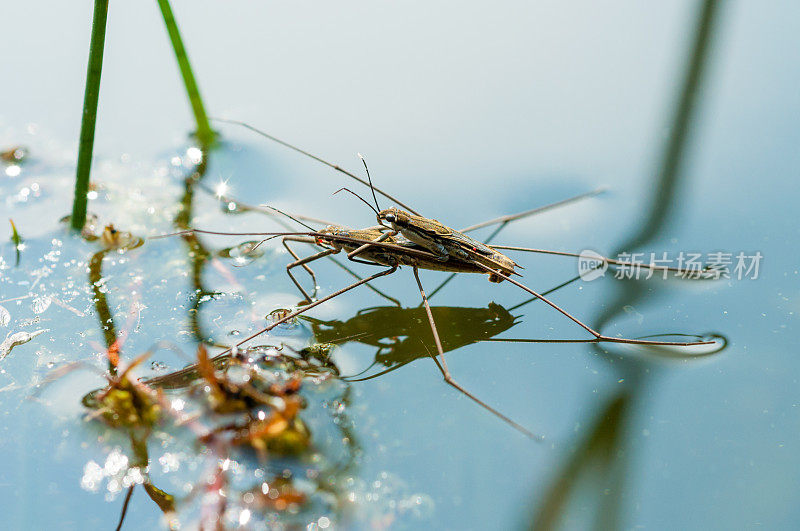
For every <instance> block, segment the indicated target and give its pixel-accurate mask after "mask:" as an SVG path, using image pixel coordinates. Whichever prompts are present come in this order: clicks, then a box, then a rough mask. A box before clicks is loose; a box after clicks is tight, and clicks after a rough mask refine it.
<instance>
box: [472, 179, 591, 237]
mask: <svg viewBox="0 0 800 531" xmlns="http://www.w3.org/2000/svg"><path fill="white" fill-rule="evenodd" d="M604 191H605V189H604V188H598V189H597V190H592V191H591V192H587V193H585V194H580V195H576V196H574V197H570V198H567V199H562V200H561V201H556V202H555V203H550V204H549V205H544V206H540V207H536V208H532V209H530V210H526V211H524V212H519V213H517V214H508V215H506V216H500V217H498V218H494V219H490V220H488V221H483V222H481V223H476V224H475V225H470V226H469V227H465V228H463V229H461V230H460V231H459V232H470V231H473V230H478V229H480V228H483V227H488V226H489V225H494V224H496V223H502V224H503V225H505V224H506V223H510V222H512V221H516V220H518V219H522V218H527V217H528V216H533V215H536V214H540V213H542V212H545V211H547V210H551V209H553V208H558V207H561V206H565V205H568V204H570V203H575V202H577V201H580V200H582V199H588V198H590V197H594V196H596V195H599V194H602V193H603V192H604Z"/></svg>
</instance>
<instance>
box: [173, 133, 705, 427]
mask: <svg viewBox="0 0 800 531" xmlns="http://www.w3.org/2000/svg"><path fill="white" fill-rule="evenodd" d="M218 121H221V122H226V123H232V124H236V125H241V126H244V127H246V128H248V129H250V130H252V131H254V132H256V133H257V134H259V135H261V136H263V137H266V138H268V139H270V140H273V141H275V142H278V143H280V144H282V145H284V146H286V147H289V148H290V149H293V150H295V151H297V152H299V153H301V154H303V155H305V156H307V157H310V158H312V159H314V160H317V161H318V162H321V163H323V164H326V165H328V166H329V167H331V168H333V169H335V170H336V171H339V172H341V173H343V174H345V175H347V176H349V177H350V178H352V179H354V180H356V181H358V182H360V183H362V184H364V185H365V186H368V187H369V188H370V191H371V193H372V198H373V200H374V203H375V205H374V206H373V205H372V204H370V203H369V202H368V201H367V200H365V199H364V198H362V197H361V196H360V195H358V194H357V193H355V192H353V191H352V190H350V189H348V188H341V189H340V190H338V191H347V192H349V193H351V194H353V195H354V196H356V197H358V198H359V199H360V200H361V201H363V202H364V203H365V204H367V206H369V208H370V209H372V210H373V211H374V213H375V215H376V218H377V221H378V225H376V226H372V227H367V228H363V229H352V228H347V227H342V226H338V225H329V226H328V227H326V228H324V229H321V230H316V229H314V228H313V227H311V226H309V225H306V224H305V223H303V222H302V221H301V219H302V216H292V215H289V214H285V213H283V212H281V211H279V210H277V209H275V208H272V207H268V208H270V209H272V210H273V211H275V212H277V213H280V214H283V215H285V216H287V217H289V218H291V219H292V220H294V221H296V222H298V223H300V224H302V225H304V226H305V227H306V228H308V229H309V230H308V231H307V232H268V233H222V232H214V231H205V230H199V229H194V230H190V231H185V232H196V233H210V234H225V235H242V236H244V235H250V236H260V237H262V238H263V239H262V240H261V242H259V244H258V245H261V244H262V243H264V242H265V241H267V240H271V239H273V238H278V237H281V238H282V243H283V245H284V246H285V247H286V249H287V250H288V251H289V253H290V254H291V255H292V256H293V257H294V259H295V261H294V262H292V263H290V264H288V265H287V266H286V269H287V273H288V274H289V276H290V278H291V279H292V281H293V282H294V284H295V285H296V286H297V287H298V289H299V290H300V291H301V293H303V295H304V297H305V300H304V301H303V305H302V306H299V307H298V308H297V309H296V310H294V311H292V312H289V313H287V314H286V315H284V316H282V317H281V318H280V319H277V320H275V321H273V322H272V323H271V324H270V325H269V326H267V327H265V328H263V329H261V330H260V331H258V332H256V333H254V334H252V335H250V336H249V337H247V338H245V339H243V340H241V341H240V342H238V343H237V344H236V345H235V346H234V347H232V348H231V349H228V350H226V351H223V352H222V353H220V354H219V355H218V356H222V355H229V354H230V353H231V351H235V349H236V348H238V347H239V346H241V345H242V344H244V343H246V342H248V341H250V340H251V339H253V338H255V337H257V336H259V335H261V334H264V333H266V332H268V331H269V330H272V329H273V328H275V327H276V326H278V325H280V324H281V323H283V322H286V321H288V320H291V319H293V318H294V317H296V316H297V315H299V314H301V313H304V312H306V311H308V310H310V309H311V308H313V307H315V306H318V305H319V304H322V303H324V302H326V301H328V300H330V299H333V298H335V297H338V296H339V295H341V294H343V293H345V292H347V291H350V290H352V289H354V288H356V287H358V286H360V285H362V284H366V283H368V282H371V281H372V280H375V279H377V278H379V277H382V276H386V275H389V274H392V273H394V272H395V271H397V269H398V268H400V267H401V266H408V267H411V268H412V270H413V273H414V278H415V280H416V283H417V286H418V288H419V291H420V295H421V297H422V303H423V305H424V307H425V311H426V314H427V317H428V321H429V324H430V328H431V333H432V335H433V339H434V343H435V345H436V349H437V353H436V354H435V355H434V354H433V353H431V357H432V358H433V360H434V361H435V362H436V364H437V366H438V368H439V370H440V371H441V373H442V375H443V377H444V379H445V381H446V382H447V383H448V384H449V385H451V386H452V387H454V388H456V389H457V390H459V391H460V392H462V393H463V394H464V395H466V396H467V397H469V398H470V399H472V400H474V401H475V402H476V403H478V404H479V405H481V406H482V407H483V408H485V409H487V410H488V411H490V412H491V413H493V414H494V415H496V416H498V417H499V418H501V419H502V420H504V421H505V422H507V423H508V424H510V425H511V426H513V427H514V428H516V429H517V430H519V431H521V432H523V433H524V434H526V435H528V436H529V437H532V438H536V439H541V438H542V437H541V436H538V435H535V434H533V433H532V432H530V431H529V430H527V429H526V428H524V427H523V426H521V425H519V424H518V423H516V422H515V421H513V420H512V419H510V418H508V417H507V416H505V415H503V414H502V413H500V412H499V411H497V410H496V409H494V408H492V407H491V406H489V405H488V404H486V403H485V402H484V401H482V400H480V399H479V398H477V397H476V396H474V395H473V394H472V393H470V392H469V391H467V390H466V389H465V388H463V387H462V386H461V385H460V384H458V383H457V382H456V381H455V380H454V379H453V378H452V376H451V375H450V371H449V369H448V367H447V362H446V361H445V358H444V350H443V348H442V344H441V341H440V339H439V333H438V331H437V328H436V323H435V321H434V319H433V314H432V312H431V309H430V305H429V303H428V297H427V295H426V293H425V290H424V288H423V286H422V282H421V281H420V278H419V271H418V270H419V269H429V270H435V271H447V272H451V273H453V274H455V273H480V274H487V275H488V279H489V281H490V282H495V283H499V282H504V281H507V282H510V283H511V284H514V285H515V286H517V287H519V288H520V289H522V290H524V291H526V292H528V293H529V294H531V295H533V296H534V297H536V298H537V299H539V300H541V301H542V302H544V303H545V304H547V305H549V306H550V307H552V308H553V309H555V310H556V311H558V312H559V313H561V314H562V315H564V316H565V317H567V318H568V319H570V320H571V321H573V322H574V323H575V324H577V325H578V326H580V327H581V328H583V329H584V330H585V331H586V332H588V333H589V334H591V336H592V337H591V338H589V339H558V340H550V341H551V342H564V343H582V342H586V343H590V342H594V343H597V342H609V343H625V344H634V345H645V346H652V347H657V346H669V347H691V346H697V345H711V344H714V343H715V342H714V341H702V340H698V341H691V342H676V341H655V340H646V339H632V338H625V337H612V336H607V335H603V334H601V333H600V332H599V331H596V330H594V329H593V328H591V327H589V326H588V325H586V324H585V323H583V322H582V321H581V320H579V319H578V318H576V317H574V316H573V315H572V314H570V313H569V312H567V311H566V310H565V309H563V308H561V307H560V306H558V305H557V304H555V303H554V302H553V301H551V300H550V299H548V298H547V297H545V296H543V295H542V294H540V293H538V292H536V291H534V290H533V289H531V288H529V287H528V286H526V285H524V284H522V283H521V282H519V281H518V280H516V279H515V278H513V277H514V276H515V275H516V276H518V275H519V274H518V273H517V272H516V270H515V269H516V268H521V267H522V266H520V265H519V264H517V263H516V262H515V261H514V260H512V259H511V258H510V257H508V256H507V255H505V254H504V253H502V252H501V250H513V251H525V252H534V253H544V254H554V255H561V256H571V257H578V256H579V255H578V254H575V253H567V252H560V251H548V250H544V249H533V248H524V247H512V246H499V245H490V244H489V243H488V240H487V242H486V243H484V242H480V241H477V240H475V239H473V238H471V237H470V236H467V235H466V234H465V233H466V232H470V231H472V230H476V229H478V228H482V227H486V226H491V225H499V227H500V228H502V227H504V226H505V225H506V224H507V223H509V222H511V221H514V220H517V219H521V218H523V217H527V216H531V215H534V214H536V213H539V212H542V211H544V210H547V209H551V208H555V207H557V206H561V205H564V204H567V203H571V202H575V201H578V200H581V199H585V198H587V197H591V196H593V195H596V194H597V193H599V191H595V192H590V193H588V194H583V195H581V196H577V197H573V198H570V199H566V200H564V201H560V202H558V203H555V204H552V205H547V206H544V207H539V208H535V209H532V210H528V211H525V212H521V213H518V214H513V215H507V216H501V217H498V218H495V219H492V220H489V221H486V222H483V223H480V224H477V225H473V226H471V227H466V228H464V229H461V230H455V229H452V228H450V227H448V226H446V225H444V224H443V223H440V222H439V221H437V220H434V219H430V218H426V217H424V216H422V215H420V214H419V213H418V212H416V211H415V210H414V209H412V208H410V207H408V206H407V205H404V204H403V203H402V202H400V201H399V200H397V199H395V198H393V197H392V196H390V195H389V194H387V193H385V192H383V191H382V190H380V189H379V188H376V187H374V186H373V184H372V179H371V177H370V175H369V169H368V167H367V164H366V162H365V161H364V159H363V157H361V160H362V163H363V164H364V169H365V171H366V174H367V180H366V181H365V180H364V179H361V178H360V177H358V176H356V175H354V174H353V173H350V172H348V171H346V170H344V169H342V168H341V167H339V166H337V165H334V164H331V163H329V162H327V161H325V160H323V159H321V158H319V157H317V156H315V155H313V154H311V153H308V152H306V151H303V150H301V149H299V148H297V147H295V146H293V145H291V144H288V143H287V142H284V141H283V140H280V139H278V138H275V137H273V136H271V135H269V134H267V133H265V132H263V131H260V130H258V129H256V128H255V127H252V126H250V125H248V124H246V123H243V122H238V121H233V120H218ZM359 157H360V155H359ZM338 191H337V192H338ZM376 192H377V193H379V194H381V195H383V196H384V197H387V198H388V199H390V200H392V201H394V202H395V203H396V204H398V205H399V206H400V207H403V208H402V209H401V208H398V207H392V208H388V209H383V210H382V209H381V208H380V207H379V205H378V200H377V196H376ZM496 233H497V230H496V231H495V234H496ZM289 242H301V243H307V244H311V245H316V246H318V247H321V248H322V250H321V251H320V252H318V253H316V254H313V255H311V256H308V257H305V258H300V256H299V255H298V254H297V253H296V252H295V251H294V250H293V249H292V248H291V247H290V246H289ZM342 251H344V252H346V253H347V258H348V259H349V260H351V261H353V262H357V263H362V264H367V265H373V266H375V265H377V266H385V267H386V269H384V270H382V271H380V272H378V273H375V274H373V275H371V276H369V277H366V278H361V279H359V280H358V281H357V282H354V283H353V284H350V285H349V286H346V287H344V288H342V289H339V290H337V291H335V292H333V293H331V294H329V295H327V296H325V297H323V298H320V299H315V298H314V295H315V294H316V287H315V288H314V290H313V292H312V293H309V292H308V291H306V290H305V289H304V288H303V286H302V284H301V283H300V282H299V281H298V279H297V278H296V277H295V276H294V275H293V274H292V269H293V268H296V267H302V268H303V269H304V270H306V271H307V272H308V274H309V275H310V276H311V278H312V281H313V282H314V286H316V278H315V275H314V272H313V270H311V268H310V267H309V265H308V264H309V263H310V262H313V261H315V260H318V259H321V258H324V257H326V256H330V255H333V254H337V253H341V252H342ZM604 260H605V262H606V264H611V265H624V264H622V263H620V262H618V261H615V260H611V259H607V258H604ZM641 267H645V268H652V269H655V270H659V271H671V272H675V273H678V274H681V273H685V272H682V271H681V270H680V269H676V268H671V267H665V266H656V265H647V264H643V265H642V266H641ZM426 348H427V347H426Z"/></svg>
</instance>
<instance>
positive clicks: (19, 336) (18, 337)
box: [0, 328, 50, 361]
mask: <svg viewBox="0 0 800 531" xmlns="http://www.w3.org/2000/svg"><path fill="white" fill-rule="evenodd" d="M49 331H50V329H49V328H43V329H40V330H36V331H35V332H14V333H13V334H12V333H11V332H9V333H8V335H7V336H6V339H5V340H4V341H3V342H2V343H0V361H2V360H3V359H5V357H6V356H8V355H9V353H11V349H12V348H14V347H18V346H20V345H24V344H25V343H27V342H28V341H30V340H31V339H33V338H34V337H36V336H38V335H39V334H43V333H45V332H49Z"/></svg>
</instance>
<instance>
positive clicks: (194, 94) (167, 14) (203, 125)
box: [158, 0, 215, 147]
mask: <svg viewBox="0 0 800 531" xmlns="http://www.w3.org/2000/svg"><path fill="white" fill-rule="evenodd" d="M158 7H160V8H161V15H162V16H163V17H164V25H166V27H167V33H168V34H169V40H170V42H171V43H172V49H173V50H174V51H175V58H176V59H177V60H178V67H179V68H180V70H181V77H183V84H184V86H185V87H186V93H187V95H188V96H189V103H191V105H192V112H193V113H194V119H195V121H196V122H197V132H196V133H195V135H196V136H197V140H199V141H200V143H201V144H202V145H203V146H205V147H207V146H210V145H211V144H213V143H214V137H215V134H214V131H213V130H212V129H211V125H210V124H209V123H208V116H207V115H206V110H205V107H204V106H203V99H202V98H201V97H200V91H199V90H198V88H197V82H196V81H195V79H194V74H193V73H192V66H191V64H189V56H188V55H186V48H184V47H183V40H182V39H181V34H180V32H179V31H178V24H177V23H176V22H175V17H174V16H173V14H172V8H171V7H170V5H169V0H158Z"/></svg>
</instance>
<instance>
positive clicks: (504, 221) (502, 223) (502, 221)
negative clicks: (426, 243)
mask: <svg viewBox="0 0 800 531" xmlns="http://www.w3.org/2000/svg"><path fill="white" fill-rule="evenodd" d="M603 192H604V189H603V188H598V189H597V190H592V191H591V192H587V193H585V194H580V195H576V196H574V197H569V198H567V199H562V200H561V201H556V202H555V203H550V204H549V205H544V206H540V207H536V208H532V209H530V210H526V211H525V212H519V213H518V214H510V215H507V216H500V217H499V218H494V219H490V220H488V221H483V222H481V223H476V224H475V225H470V226H469V227H465V228H463V229H461V230H460V231H459V232H470V231H473V230H478V229H481V228H483V227H488V226H489V225H494V224H498V225H499V226H498V227H497V228H495V229H494V230H493V231H492V233H491V234H490V235H489V236H488V237H487V238H486V239H485V240H483V243H485V244H486V245H489V243H490V242H491V241H492V240H493V239H494V238H495V237H496V236H497V235H498V234H499V233H500V231H501V230H503V229H504V228H506V226H507V225H508V224H509V223H511V222H513V221H517V220H519V219H522V218H527V217H529V216H535V215H536V214H541V213H542V212H546V211H548V210H551V209H554V208H558V207H562V206H566V205H569V204H570V203H575V202H578V201H580V200H582V199H588V198H590V197H594V196H596V195H599V194H601V193H603ZM455 276H456V273H450V275H448V276H447V278H446V279H444V281H443V282H442V283H441V284H439V286H437V287H436V289H434V290H433V291H432V292H431V294H430V296H429V297H428V298H432V297H433V296H434V295H436V294H437V293H438V292H439V291H441V290H442V288H444V287H445V286H446V285H447V284H449V283H450V281H451V280H453V278H455Z"/></svg>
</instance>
